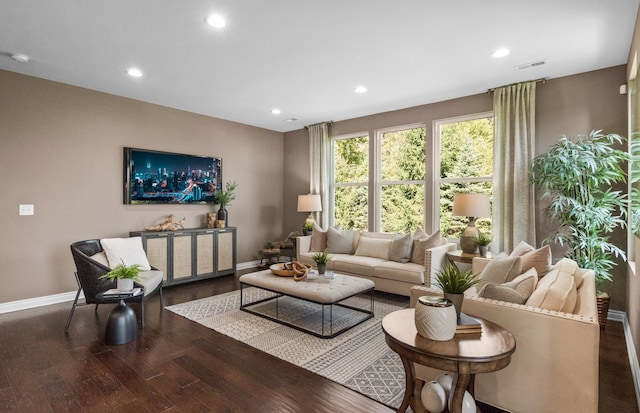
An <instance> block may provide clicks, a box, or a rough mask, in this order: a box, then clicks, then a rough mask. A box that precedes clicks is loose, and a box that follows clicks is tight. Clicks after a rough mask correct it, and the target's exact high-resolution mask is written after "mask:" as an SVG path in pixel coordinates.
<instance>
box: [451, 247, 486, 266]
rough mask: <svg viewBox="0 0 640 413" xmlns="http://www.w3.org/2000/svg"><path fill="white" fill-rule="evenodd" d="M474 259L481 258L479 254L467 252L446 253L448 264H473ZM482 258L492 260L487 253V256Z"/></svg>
mask: <svg viewBox="0 0 640 413" xmlns="http://www.w3.org/2000/svg"><path fill="white" fill-rule="evenodd" d="M475 257H481V255H480V254H469V253H468V252H462V250H456V251H449V252H447V259H448V260H449V262H450V263H451V264H454V265H455V263H456V262H461V263H464V264H471V263H472V262H473V258H475ZM484 258H489V259H491V258H492V255H491V253H490V252H488V253H487V255H486V256H485V257H484Z"/></svg>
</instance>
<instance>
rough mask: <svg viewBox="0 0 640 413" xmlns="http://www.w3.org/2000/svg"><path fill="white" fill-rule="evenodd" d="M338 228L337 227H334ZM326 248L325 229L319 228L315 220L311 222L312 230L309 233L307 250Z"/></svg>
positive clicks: (322, 249)
mask: <svg viewBox="0 0 640 413" xmlns="http://www.w3.org/2000/svg"><path fill="white" fill-rule="evenodd" d="M335 228H339V227H337V226H336V227H335ZM326 249H327V230H326V229H322V228H320V227H319V226H318V225H317V224H316V223H315V222H314V223H313V232H312V233H311V247H310V248H309V251H324V250H326Z"/></svg>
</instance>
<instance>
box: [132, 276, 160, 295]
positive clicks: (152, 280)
mask: <svg viewBox="0 0 640 413" xmlns="http://www.w3.org/2000/svg"><path fill="white" fill-rule="evenodd" d="M163 277H164V273H163V272H162V271H157V270H150V271H142V272H140V274H138V280H137V281H136V282H137V283H138V284H140V285H142V286H143V287H144V295H145V296H146V295H149V294H150V293H151V292H152V291H153V290H155V289H156V288H158V285H160V283H161V282H162V279H163Z"/></svg>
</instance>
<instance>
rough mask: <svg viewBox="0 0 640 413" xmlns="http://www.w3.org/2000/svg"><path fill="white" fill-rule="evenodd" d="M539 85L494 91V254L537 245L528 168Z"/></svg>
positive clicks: (532, 83)
mask: <svg viewBox="0 0 640 413" xmlns="http://www.w3.org/2000/svg"><path fill="white" fill-rule="evenodd" d="M535 102H536V82H535V81H532V82H527V83H518V84H514V85H509V86H504V87H500V88H497V89H495V91H494V95H493V111H494V116H495V141H494V149H493V159H494V166H493V215H492V235H493V242H492V244H491V247H492V251H493V252H499V251H507V252H509V251H512V250H513V248H514V247H515V246H516V245H517V244H518V242H520V241H526V242H527V243H529V244H530V245H533V246H535V245H536V237H535V229H536V226H535V208H534V206H535V198H534V190H533V186H532V185H531V184H529V176H528V174H529V168H530V166H531V162H532V159H533V156H534V153H535V106H536V105H535Z"/></svg>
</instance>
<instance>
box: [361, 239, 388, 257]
mask: <svg viewBox="0 0 640 413" xmlns="http://www.w3.org/2000/svg"><path fill="white" fill-rule="evenodd" d="M392 242H393V240H391V239H381V238H369V237H364V236H361V237H360V242H358V249H356V254H355V255H361V256H365V257H374V258H381V259H383V260H388V259H389V248H390V247H391V243H392Z"/></svg>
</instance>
